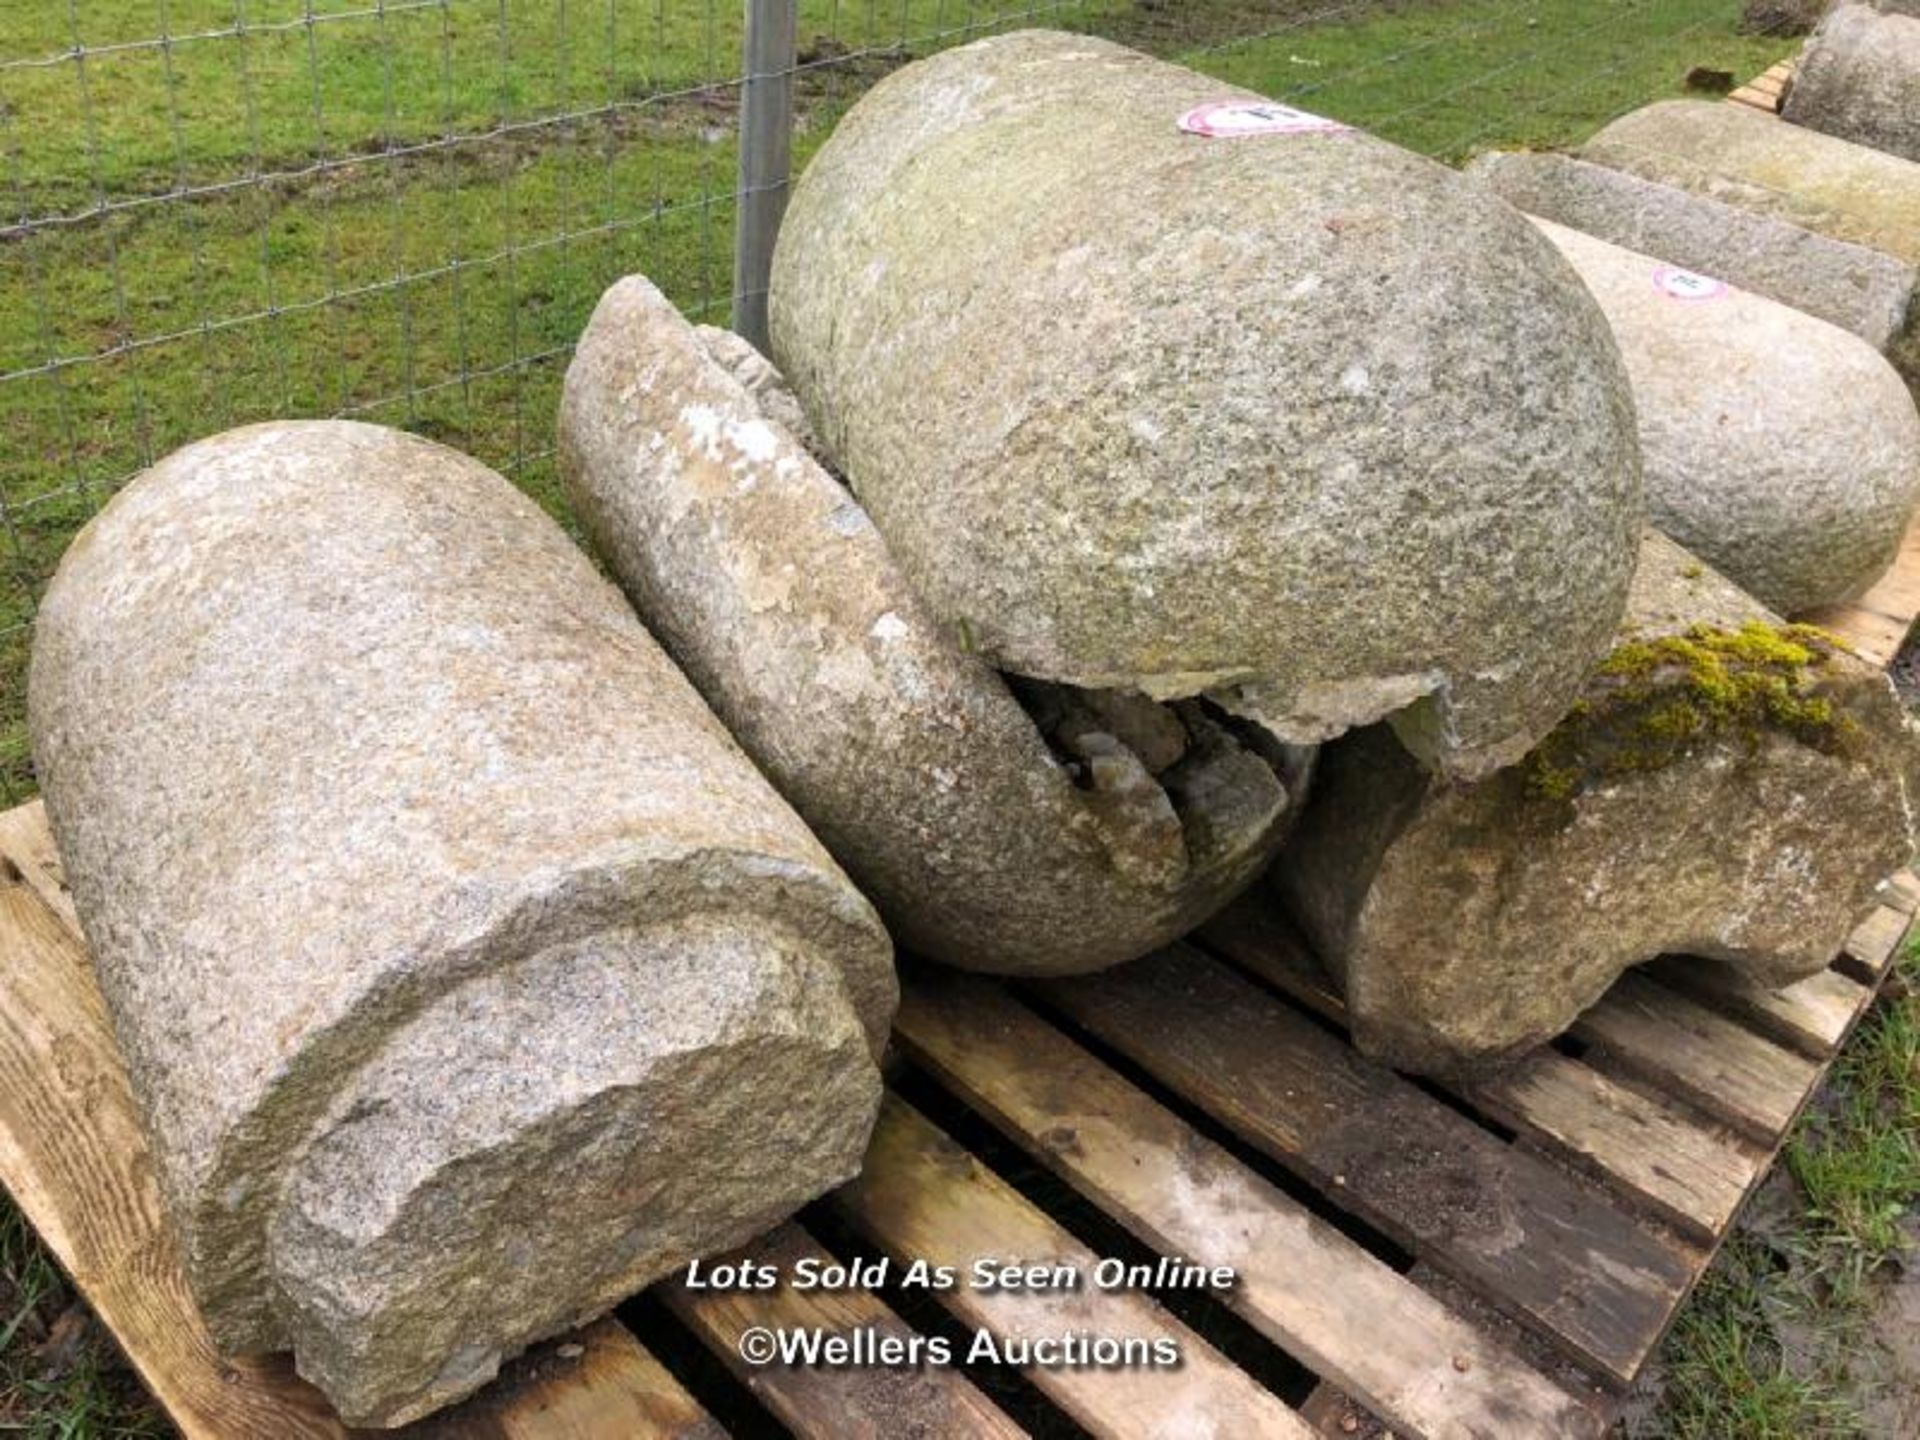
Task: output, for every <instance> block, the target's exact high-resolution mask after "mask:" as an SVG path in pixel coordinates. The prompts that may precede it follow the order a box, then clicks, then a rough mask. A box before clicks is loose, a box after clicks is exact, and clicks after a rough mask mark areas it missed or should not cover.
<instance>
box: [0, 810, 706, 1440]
mask: <svg viewBox="0 0 1920 1440" xmlns="http://www.w3.org/2000/svg"><path fill="white" fill-rule="evenodd" d="M37 813H38V812H37V807H36V809H35V813H34V815H23V814H22V812H20V811H15V812H13V813H12V814H11V815H10V816H8V817H7V820H8V821H9V822H10V823H8V824H7V825H6V827H5V840H4V842H0V854H4V855H5V856H6V858H7V859H8V860H10V861H11V862H12V863H13V864H14V866H15V867H16V868H17V869H19V870H20V871H21V874H22V878H23V880H25V881H28V882H30V881H31V878H32V872H31V871H30V870H29V869H28V865H27V864H23V857H24V858H25V859H26V860H27V861H29V862H30V861H31V860H32V857H33V855H34V854H35V853H38V852H39V851H40V850H41V849H42V844H41V843H40V842H36V843H34V844H25V845H24V847H23V841H25V840H31V839H32V838H33V837H32V829H33V821H34V819H35V818H36V817H37ZM40 835H41V836H44V835H45V827H44V825H42V826H41V827H40ZM44 848H45V849H46V850H47V851H49V852H50V848H51V846H50V842H44ZM43 883H44V875H43ZM71 916H72V908H71V906H70V905H69V906H67V907H65V908H64V912H63V913H62V914H56V913H55V912H54V911H53V910H51V909H49V908H48V906H47V904H46V903H45V902H44V900H43V899H42V895H41V893H38V890H37V887H35V888H29V884H28V883H0V934H4V935H5V936H6V938H7V943H6V946H5V947H4V949H3V950H0V1175H4V1176H5V1178H6V1182H7V1188H8V1189H9V1190H10V1191H11V1192H12V1195H13V1198H14V1201H15V1203H16V1204H18V1205H19V1207H20V1209H21V1211H22V1212H23V1213H24V1214H25V1216H26V1217H27V1219H28V1221H29V1222H30V1223H31V1224H32V1225H33V1227H34V1229H35V1230H36V1231H38V1232H39V1235H40V1238H41V1239H42V1241H43V1242H45V1244H46V1245H47V1247H48V1249H50V1250H51V1251H52V1252H53V1254H54V1255H55V1256H56V1257H57V1258H58V1259H59V1261H60V1263H61V1265H62V1266H63V1267H64V1268H65V1270H66V1271H67V1273H68V1274H69V1275H70V1276H72V1277H73V1282H74V1284H75V1286H77V1287H78V1288H79V1290H80V1291H81V1293H82V1294H84V1295H85V1296H86V1299H87V1303H88V1304H89V1305H91V1306H92V1307H93V1311H94V1313H95V1314H96V1315H97V1316H98V1317H99V1319H100V1321H101V1323H102V1324H104V1325H105V1326H106V1327H107V1329H108V1330H109V1331H111V1332H112V1334H113V1336H114V1338H115V1340H117V1341H118V1342H119V1344H120V1348H121V1350H122V1351H124V1352H125V1354H126V1356H127V1358H128V1360H129V1361H131V1362H132V1364H133V1366H134V1368H135V1369H136V1370H137V1371H138V1372H139V1374H140V1377H141V1379H142V1381H144V1382H145V1384H146V1386H147V1388H148V1389H149V1390H150V1391H152V1392H153V1394H154V1396H155V1398H156V1399H158V1400H159V1402H160V1404H161V1405H162V1406H163V1407H164V1408H165V1409H166V1411H167V1413H168V1415H169V1416H171V1417H172V1419H173V1422H174V1424H175V1425H176V1426H178V1427H179V1429H180V1431H181V1433H182V1434H183V1435H185V1436H187V1437H188V1440H200V1437H206V1440H235V1437H242V1436H247V1437H250V1436H256V1435H272V1436H274V1437H276V1440H339V1437H344V1436H345V1435H346V1434H347V1433H348V1432H347V1431H346V1429H345V1428H344V1427H343V1426H342V1425H341V1424H340V1421H339V1419H338V1418H337V1417H336V1416H335V1415H334V1413H333V1410H332V1407H331V1406H329V1405H328V1404H327V1403H326V1401H325V1399H324V1398H322V1396H321V1395H320V1393H319V1392H318V1391H316V1390H315V1389H313V1387H312V1386H310V1385H308V1384H307V1383H306V1382H305V1381H303V1380H301V1379H300V1378H299V1377H298V1376H297V1375H295V1374H294V1373H293V1369H292V1367H291V1365H290V1364H289V1363H288V1362H287V1360H286V1357H284V1356H272V1357H266V1358H242V1359H237V1360H229V1359H226V1358H224V1357H222V1356H221V1355H220V1354H219V1353H218V1352H217V1351H216V1350H215V1348H214V1345H213V1342H212V1340H211V1339H210V1338H209V1337H208V1335H207V1333H206V1327H205V1325H204V1324H203V1323H202V1321H201V1319H200V1312H199V1310H198V1308H197V1307H196V1306H195V1305H194V1303H193V1299H192V1297H191V1294H190V1292H189V1291H188V1288H187V1283H186V1276H185V1273H184V1272H183V1270H182V1269H181V1265H180V1257H179V1252H178V1250H177V1249H176V1247H175V1243H174V1239H173V1234H172V1230H171V1228H170V1227H169V1226H168V1224H167V1222H166V1220H165V1216H164V1211H163V1209H162V1206H161V1200H160V1196H159V1192H158V1187H157V1184H156V1182H155V1180H154V1174H153V1165H152V1161H151V1160H150V1158H149V1155H148V1150H147V1143H146V1137H145V1136H144V1134H143V1133H142V1132H141V1129H140V1124H139V1121H138V1118H137V1116H136V1112H135V1109H134V1102H133V1095H132V1092H131V1090H130V1089H129V1088H128V1085H127V1078H126V1071H125V1069H124V1068H123V1066H122V1064H121V1060H120V1053H119V1050H118V1049H117V1047H116V1046H115V1044H114V1040H113V1034H112V1029H111V1026H110V1024H109V1022H108V1019H107V1014H106V1008H105V1005H104V1004H103V1002H102V1001H101V999H100V992H99V989H98V987H97V986H96V985H95V983H94V979H93V967H92V966H91V964H90V963H89V962H88V960H87V957H86V953H85V951H84V950H83V949H82V948H81V945H80V942H79V938H78V936H77V935H76V934H75V933H74V932H73V930H72V929H70V928H69V926H70V925H71V924H72V919H71ZM609 1323H610V1322H609ZM614 1332H618V1333H617V1334H616V1333H614ZM559 1343H560V1344H565V1345H566V1346H567V1348H568V1349H569V1351H570V1352H571V1350H572V1349H573V1347H575V1346H577V1347H578V1353H577V1354H571V1358H568V1357H562V1356H560V1355H559V1349H558V1346H557V1345H550V1346H547V1347H543V1348H542V1349H541V1350H539V1351H537V1352H535V1353H534V1354H533V1355H532V1356H530V1357H528V1359H527V1360H526V1361H525V1362H523V1363H519V1364H517V1365H516V1366H515V1367H510V1368H509V1370H508V1372H507V1373H506V1374H505V1376H503V1379H502V1380H501V1381H500V1382H496V1383H495V1384H494V1385H492V1386H489V1387H488V1388H487V1389H486V1390H485V1391H483V1392H481V1394H479V1395H477V1396H475V1397H474V1398H473V1399H471V1400H469V1401H467V1402H465V1403H464V1404H462V1405H460V1406H458V1407H456V1408H455V1409H454V1410H452V1411H449V1412H446V1413H444V1414H442V1415H440V1416H437V1417H434V1418H432V1419H430V1420H428V1421H426V1422H423V1424H422V1426H420V1427H418V1433H420V1434H422V1435H440V1434H460V1435H481V1436H488V1435H493V1436H501V1437H510V1440H631V1437H634V1436H640V1435H660V1436H682V1437H688V1440H691V1437H696V1436H707V1435H711V1434H714V1433H716V1432H715V1431H714V1430H713V1428H712V1426H711V1423H710V1421H709V1420H708V1419H707V1417H706V1415H705V1414H704V1412H703V1411H702V1410H701V1408H700V1406H699V1405H698V1404H697V1403H696V1402H695V1401H694V1400H693V1398H692V1397H691V1396H690V1395H688V1394H687V1392H686V1391H685V1390H684V1389H683V1388H681V1386H680V1385H679V1383H678V1382H677V1381H675V1380H674V1379H673V1378H672V1377H671V1376H670V1375H668V1374H667V1372H666V1371H665V1370H664V1369H662V1368H661V1366H660V1365H659V1363H658V1362H657V1361H656V1360H655V1359H654V1358H653V1357H652V1356H651V1355H650V1354H648V1353H647V1352H646V1351H645V1350H644V1349H642V1348H641V1346H640V1345H639V1343H638V1342H637V1341H635V1340H634V1339H633V1337H632V1336H631V1335H629V1334H627V1332H626V1331H624V1330H622V1329H620V1327H619V1326H618V1325H612V1327H611V1329H608V1328H607V1327H606V1324H603V1325H602V1326H600V1327H596V1328H594V1329H592V1330H589V1331H587V1332H584V1333H583V1334H582V1335H580V1336H575V1337H573V1338H572V1340H571V1342H559ZM449 1427H453V1428H451V1429H449ZM388 1433H391V1434H395V1435H405V1434H408V1433H409V1431H407V1430H400V1431H392V1432H388Z"/></svg>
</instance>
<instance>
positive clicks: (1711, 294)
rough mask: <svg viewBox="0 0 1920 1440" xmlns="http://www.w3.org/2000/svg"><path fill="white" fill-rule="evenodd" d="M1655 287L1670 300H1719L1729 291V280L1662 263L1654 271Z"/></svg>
mask: <svg viewBox="0 0 1920 1440" xmlns="http://www.w3.org/2000/svg"><path fill="white" fill-rule="evenodd" d="M1653 288H1654V289H1656V290H1658V291H1659V292H1660V293H1661V294H1662V295H1664V296H1666V297H1667V298H1668V299H1669V300H1718V299H1719V298H1720V297H1721V296H1722V295H1724V294H1726V293H1727V282H1726V281H1724V280H1716V279H1714V278H1713V277H1712V276H1711V275H1701V274H1698V273H1696V272H1695V271H1692V270H1682V269H1681V268H1680V267H1679V266H1678V265H1662V266H1661V267H1660V268H1659V269H1658V270H1656V271H1654V272H1653Z"/></svg>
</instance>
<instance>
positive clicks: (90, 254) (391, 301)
mask: <svg viewBox="0 0 1920 1440" xmlns="http://www.w3.org/2000/svg"><path fill="white" fill-rule="evenodd" d="M1739 9H1740V6H1739V0H1052V3H1047V0H1034V3H1025V4H1021V3H1013V0H888V3H885V4H882V3H880V0H799V4H798V10H797V47H796V52H795V59H794V63H793V65H792V67H791V72H790V73H791V77H792V81H793V88H794V94H795V107H794V123H793V130H792V135H791V141H792V147H793V153H794V163H795V165H796V166H799V165H803V164H804V163H805V160H806V158H807V157H808V156H809V155H811V153H812V152H813V150H814V149H815V148H816V147H817V146H818V145H819V143H820V141H821V140H822V139H823V138H824V137H825V135H826V134H827V133H828V132H829V131H830V130H831V128H832V125H833V122H834V120H835V119H836V117H837V116H838V115H839V114H840V113H841V112H842V111H843V110H844V108H845V107H846V106H847V105H848V104H850V103H851V102H852V101H853V100H854V99H855V98H857V96H858V95H859V94H860V92H861V91H862V90H864V89H865V88H866V86H868V85H869V84H871V83H872V82H873V81H874V80H875V79H876V78H878V77H879V76H881V75H883V74H884V73H886V72H887V71H888V70H889V69H891V68H892V67H894V66H896V65H898V64H900V63H902V62H903V61H905V60H907V59H909V58H911V57H913V56H916V55H920V54H924V53H927V52H929V51H931V50H933V49H935V48H938V47H941V46H944V45H949V44H954V43H958V42H961V41H964V40H966V39H968V38H971V37H974V36H978V35H980V34H984V33H988V32H991V31H995V30H1002V29H1007V28H1011V27H1016V26H1025V25H1035V24H1042V25H1050V26H1055V27H1060V28H1074V29H1081V30H1087V31H1092V32H1096V33H1100V34H1105V35H1108V36H1111V37H1113V38H1115V39H1119V40H1121V41H1123V42H1125V43H1129V44H1134V45H1137V46H1140V47H1141V48H1145V49H1149V50H1152V51H1154V52H1156V53H1159V54H1162V55H1166V56H1169V57H1170V58H1176V59H1180V60H1182V61H1184V62H1185V63H1188V64H1192V65H1194V66H1196V67H1197V68H1200V69H1203V70H1206V71H1209V72H1210V73H1213V74H1217V75H1219V76H1220V77H1221V78H1222V79H1223V80H1228V81H1233V82H1236V83H1239V84H1243V85H1247V86H1250V87H1251V88H1254V89H1257V90H1261V91H1263V92H1265V93H1268V94H1271V95H1274V96H1275V97H1276V98H1280V99H1284V100H1288V101H1291V102H1294V103H1298V104H1302V105H1305V106H1307V107H1309V108H1312V109H1315V110H1319V111H1322V112H1324V113H1327V114H1331V115H1333V116H1335V117H1337V118H1339V119H1342V120H1345V121H1348V122H1349V123H1353V124H1357V125H1361V126H1364V127H1366V128H1369V129H1373V130H1376V131H1378V132H1380V133H1382V134H1384V135H1386V136H1387V137H1388V138H1390V139H1394V140H1397V141H1399V142H1400V143H1402V144H1405V145H1408V146H1410V147H1412V148H1414V149H1418V150H1422V151H1425V152H1427V153H1429V154H1433V155H1435V156H1437V157H1440V158H1442V159H1448V160H1456V159H1459V158H1461V157H1463V156H1464V155H1466V154H1468V153H1470V152H1471V151H1473V150H1475V149H1478V148H1485V147H1488V146H1492V145H1496V144H1498V145H1515V144H1529V145H1549V144H1557V143H1565V142H1570V141H1573V140H1577V139H1579V138H1581V137H1582V136H1584V135H1585V134H1586V133H1588V132H1589V131H1591V130H1592V129H1594V128H1595V127H1597V126H1598V125H1599V124H1601V123H1604V122H1605V121H1606V120H1607V119H1609V118H1612V117H1613V116H1614V115H1617V114H1620V113H1623V112H1624V111H1626V110H1628V109H1631V108H1633V107H1635V106H1637V105H1639V104H1642V103H1644V102H1646V101H1648V100H1650V99H1653V98H1657V97H1659V96H1662V95H1666V94H1671V93H1675V92H1676V91H1677V90H1678V88H1679V85H1680V82H1681V78H1682V76H1683V75H1685V74H1686V72H1687V71H1688V70H1689V68H1690V67H1693V66H1696V65H1705V66H1709V67H1717V68H1721V69H1724V70H1726V71H1728V72H1730V73H1733V74H1736V75H1738V76H1740V77H1741V78H1745V76H1746V75H1748V74H1751V73H1754V72H1757V71H1758V70H1760V69H1762V68H1764V67H1765V66H1766V65H1767V64H1770V63H1771V62H1772V61H1773V60H1774V59H1777V58H1778V57H1779V55H1780V54H1781V53H1783V51H1784V49H1785V48H1786V46H1787V45H1788V44H1790V43H1791V42H1782V41H1778V40H1765V39H1759V38H1754V37H1748V36H1744V35H1742V34H1741V33H1740V31H1739V25H1738V22H1739ZM742 33H743V20H742V9H741V4H740V0H85V3H83V0H35V3H32V4H27V3H14V4H9V5H6V6H4V7H0V193H4V195H5V197H6V202H7V203H6V204H5V206H4V208H3V209H0V302H3V303H0V531H3V532H4V534H0V556H3V558H4V583H0V791H4V793H5V795H6V796H7V797H8V798H17V797H19V796H21V795H23V794H25V793H30V790H31V776H30V773H29V769H28V764H27V759H26V747H25V736H24V727H23V724H22V709H23V699H24V688H25V668H26V664H25V662H26V655H27V646H28V640H29V636H30V631H31V623H32V616H33V610H34V605H35V602H36V599H37V596H38V595H39V593H40V591H41V590H42V589H43V588H44V585H45V582H46V581H47V579H48V578H49V576H50V575H51V573H52V570H53V567H54V566H55V564H56V563H57V561H58V558H59V555H60V553H61V551H62V550H63V549H64V547H65V545H66V544H67V543H68V541H69V540H70V539H71V538H72V536H73V535H74V533H75V532H76V531H77V529H78V528H79V526H80V525H82V524H83V523H84V522H85V521H86V519H87V518H88V517H89V516H90V515H92V514H93V513H94V512H95V511H96V510H97V509H98V508H99V507H100V505H101V504H102V503H103V502H104V501H105V500H106V498H107V497H108V496H109V495H111V494H112V492H113V491H114V489H115V488H116V487H117V486H119V485H120V484H122V483H124V481H125V480H126V479H127V478H129V477H130V476H131V475H133V474H134V473H136V472H137V471H138V470H139V469H141V468H142V467H143V466H145V465H147V464H149V463H151V462H152V461H153V460H154V459H156V458H157V457H159V456H161V455H164V454H165V453H167V452H168V451H169V450H171V449H173V448H174V447H176V446H178V445H180V444H182V443H184V442H186V441H188V440H190V439H193V438H195V437H197V436H200V435H204V434H206V433H209V432H212V431H215V430H219V429H223V428H226V427H229V426H232V425H237V424H242V423H246V422H248V421H254V420H262V419H267V418H276V417H286V416H308V415H344V416H354V417H359V418H363V419H367V420H373V421H379V422H383V423H387V424H393V425H400V426H404V427H406V428H408V429H410V430H414V431H416V432H419V433H421V434H425V435H429V436H432V437H435V438H438V439H441V440H445V441H446V442H448V443H450V444H453V445H456V446H458V447H460V448H462V449H465V450H467V451H469V452H470V453H472V454H474V455H475V456H477V457H478V458H480V459H482V460H484V461H486V462H488V463H489V464H492V465H494V466H496V467H498V468H500V469H502V470H503V471H505V472H506V473H507V474H508V475H509V476H511V477H512V478H514V479H515V480H516V481H517V482H518V483H520V484H521V485H523V486H524V487H526V488H527V489H528V490H529V491H530V492H532V493H533V494H534V495H535V496H536V497H538V498H540V499H541V500H542V501H543V502H544V503H546V504H548V505H549V506H550V507H551V508H553V509H554V510H555V511H556V513H559V514H561V516H562V518H563V520H564V519H565V518H566V516H565V515H564V509H563V506H562V504H561V502H560V500H559V497H558V495H557V492H556V490H555V488H554V485H553V479H552V474H551V463H550V462H551V433H550V432H551V420H552V415H553V410H554V406H555V404H556V402H557V395H558V388H559V382H560V378H561V375H562V373H563V371H564V368H565V364H566V359H567V356H568V354H569V353H570V346H571V343H572V341H573V339H574V337H575V336H576V335H577V334H578V333H579V330H580V328H581V326H582V325H583V324H584V323H585V320H586V318H587V315H588V313H589V312H590V310H591V308H592V306H593V303H594V301H595V300H596V299H597V297H598V296H599V294H600V292H601V291H602V290H603V289H604V288H605V287H606V285H608V284H609V283H610V282H611V281H612V280H614V279H615V278H617V277H618V276H620V275H622V274H626V273H629V272H632V271H643V272H645V273H646V274H648V275H650V276H651V277H652V278H653V279H655V280H656V281H657V282H658V283H659V284H660V285H661V286H662V287H663V288H664V289H665V290H666V291H667V293H668V294H669V295H670V296H672V297H673V298H674V299H675V300H676V301H677V302H678V303H679V304H680V305H681V306H682V307H683V308H684V309H685V310H686V311H687V312H688V313H689V314H691V315H692V316H693V317H694V318H696V319H703V320H714V321H720V322H724V321H725V319H726V317H727V314H728V311H729V305H730V302H731V300H732V298H733V296H732V293H731V290H732V259H731V246H732V233H733V228H734V220H735V214H736V210H737V208H738V206H739V202H740V195H739V192H738V185H737V180H736V177H737V174H738V158H739V157H738V139H737V136H738V133H739V130H738V111H739V102H740V96H741V93H742V89H743V84H744V82H745V79H746V77H747V74H748V70H747V67H746V66H745V64H744V62H743V59H742V49H741V46H742Z"/></svg>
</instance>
